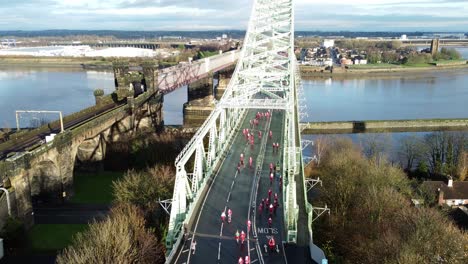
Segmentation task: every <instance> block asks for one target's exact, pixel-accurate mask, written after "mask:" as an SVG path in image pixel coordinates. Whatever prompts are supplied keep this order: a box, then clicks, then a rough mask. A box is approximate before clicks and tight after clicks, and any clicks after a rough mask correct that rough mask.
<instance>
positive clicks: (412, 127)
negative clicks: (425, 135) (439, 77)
mask: <svg viewBox="0 0 468 264" xmlns="http://www.w3.org/2000/svg"><path fill="white" fill-rule="evenodd" d="M303 125H304V126H305V130H304V132H303V134H349V133H373V132H379V133H382V132H426V131H444V130H448V131H454V130H455V131H456V130H468V119H417V120H368V121H342V122H341V121H340V122H309V123H304V124H303Z"/></svg>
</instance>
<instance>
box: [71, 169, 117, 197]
mask: <svg viewBox="0 0 468 264" xmlns="http://www.w3.org/2000/svg"><path fill="white" fill-rule="evenodd" d="M123 174H124V173H123V172H109V171H103V172H97V173H75V177H74V188H75V195H74V196H73V197H72V198H71V199H70V201H71V202H73V203H81V204H110V203H111V202H112V200H113V199H114V197H113V195H112V181H115V180H118V179H120V178H121V177H122V176H123Z"/></svg>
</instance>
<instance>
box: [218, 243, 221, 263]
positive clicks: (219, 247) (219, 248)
mask: <svg viewBox="0 0 468 264" xmlns="http://www.w3.org/2000/svg"><path fill="white" fill-rule="evenodd" d="M220 259H221V242H219V244H218V260H220Z"/></svg>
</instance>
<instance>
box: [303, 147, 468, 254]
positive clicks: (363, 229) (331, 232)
mask: <svg viewBox="0 0 468 264" xmlns="http://www.w3.org/2000/svg"><path fill="white" fill-rule="evenodd" d="M321 151H322V152H321V158H320V163H319V164H318V166H316V167H314V168H312V169H309V170H308V174H309V176H311V177H320V179H322V181H323V187H320V189H319V197H318V198H317V199H316V200H314V201H313V203H314V205H316V206H318V205H323V204H327V205H328V206H329V208H330V210H331V214H330V215H329V216H324V217H321V218H319V220H317V221H316V222H314V224H313V230H314V241H315V243H316V244H318V245H319V246H320V247H321V248H322V249H324V251H325V253H326V255H327V257H328V259H329V261H330V263H467V262H468V253H467V252H468V251H467V250H466V249H467V248H466V245H468V235H467V234H466V233H464V232H462V231H460V230H459V229H457V228H456V227H455V226H454V225H453V224H452V223H451V222H450V221H449V220H448V219H447V218H446V216H444V215H443V214H442V213H441V212H440V211H439V210H437V209H435V208H429V207H422V208H415V207H413V206H412V205H411V202H410V199H411V198H413V197H415V196H417V195H418V194H417V193H416V192H415V191H414V189H413V188H412V184H413V183H412V181H411V180H409V179H408V177H407V176H406V175H405V173H404V172H403V170H401V168H400V167H399V166H396V165H392V164H390V163H389V162H387V161H386V160H385V159H381V158H380V157H379V156H378V155H374V156H373V157H371V158H367V157H366V156H365V154H364V153H363V151H362V148H360V147H359V146H357V145H354V144H353V143H352V142H351V140H350V139H344V138H334V139H333V140H330V141H328V142H327V144H322V149H321Z"/></svg>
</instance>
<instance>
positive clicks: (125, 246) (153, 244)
mask: <svg viewBox="0 0 468 264" xmlns="http://www.w3.org/2000/svg"><path fill="white" fill-rule="evenodd" d="M145 225H146V222H145V220H144V217H143V213H142V212H141V210H139V209H138V208H137V207H135V206H133V205H128V204H127V205H125V204H121V205H117V206H116V207H114V208H112V210H111V212H110V215H109V217H108V218H107V220H105V221H104V222H99V223H98V222H96V223H93V224H91V225H90V227H89V230H88V231H86V232H83V233H78V234H77V235H76V236H75V237H74V238H73V243H72V245H71V246H69V247H67V248H66V249H64V250H63V251H62V252H61V253H60V254H59V255H58V257H57V260H56V261H57V263H58V264H62V263H63V264H69V263H83V264H84V263H164V261H165V258H164V251H163V249H162V248H161V246H160V245H158V241H157V239H156V237H155V236H154V235H153V234H152V232H151V231H150V230H148V229H146V228H145Z"/></svg>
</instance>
